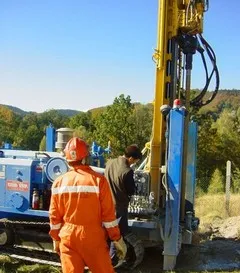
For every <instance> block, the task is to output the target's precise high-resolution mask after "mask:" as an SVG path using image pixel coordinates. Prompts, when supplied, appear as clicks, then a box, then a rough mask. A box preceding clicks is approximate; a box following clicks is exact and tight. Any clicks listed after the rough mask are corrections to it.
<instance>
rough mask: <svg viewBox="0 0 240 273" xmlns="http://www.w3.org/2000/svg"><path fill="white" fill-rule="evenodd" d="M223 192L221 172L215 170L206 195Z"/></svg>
mask: <svg viewBox="0 0 240 273" xmlns="http://www.w3.org/2000/svg"><path fill="white" fill-rule="evenodd" d="M224 190H225V187H224V179H223V175H222V173H221V171H220V170H219V169H218V168H217V169H216V170H215V171H214V173H213V175H212V177H211V180H210V185H209V187H208V193H211V194H214V193H223V192H224Z"/></svg>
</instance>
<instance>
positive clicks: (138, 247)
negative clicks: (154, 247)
mask: <svg viewBox="0 0 240 273" xmlns="http://www.w3.org/2000/svg"><path fill="white" fill-rule="evenodd" d="M124 241H125V243H126V245H127V255H126V258H125V263H124V265H123V266H124V267H125V268H127V269H133V268H135V267H136V266H137V265H139V264H140V263H141V262H142V260H143V257H144V246H143V243H142V241H141V240H140V239H138V238H137V236H136V235H135V234H133V233H128V234H127V235H126V236H124Z"/></svg>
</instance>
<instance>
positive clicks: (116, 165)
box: [105, 156, 135, 209]
mask: <svg viewBox="0 0 240 273" xmlns="http://www.w3.org/2000/svg"><path fill="white" fill-rule="evenodd" d="M105 177H106V178H107V180H108V182H109V184H110V187H111V190H112V194H113V197H114V199H115V203H116V209H118V208H119V209H121V208H127V207H128V204H129V201H130V197H131V195H133V194H134V191H135V182H134V179H133V170H132V169H131V168H130V166H129V164H128V161H127V159H126V158H125V157H123V156H119V157H118V158H115V159H110V160H109V161H108V162H107V164H106V168H105Z"/></svg>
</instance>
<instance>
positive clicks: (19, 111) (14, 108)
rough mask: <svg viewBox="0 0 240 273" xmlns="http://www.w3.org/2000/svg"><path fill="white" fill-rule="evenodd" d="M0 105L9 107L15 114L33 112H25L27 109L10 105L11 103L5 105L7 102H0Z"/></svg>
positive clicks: (22, 114) (23, 114) (21, 114)
mask: <svg viewBox="0 0 240 273" xmlns="http://www.w3.org/2000/svg"><path fill="white" fill-rule="evenodd" d="M0 106H4V107H6V108H8V109H10V110H11V111H13V112H14V113H15V114H17V115H20V116H25V115H27V114H29V113H33V112H27V111H24V110H22V109H20V108H18V107H15V106H12V105H7V104H0Z"/></svg>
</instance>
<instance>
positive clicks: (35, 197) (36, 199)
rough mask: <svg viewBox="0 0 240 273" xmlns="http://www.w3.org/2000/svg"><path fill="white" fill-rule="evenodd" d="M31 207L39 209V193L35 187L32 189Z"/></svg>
mask: <svg viewBox="0 0 240 273" xmlns="http://www.w3.org/2000/svg"><path fill="white" fill-rule="evenodd" d="M32 209H39V193H38V191H37V190H36V189H33V196H32Z"/></svg>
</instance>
